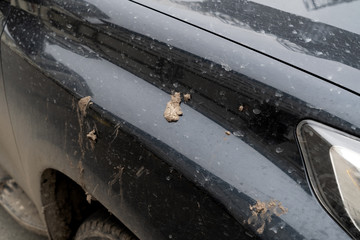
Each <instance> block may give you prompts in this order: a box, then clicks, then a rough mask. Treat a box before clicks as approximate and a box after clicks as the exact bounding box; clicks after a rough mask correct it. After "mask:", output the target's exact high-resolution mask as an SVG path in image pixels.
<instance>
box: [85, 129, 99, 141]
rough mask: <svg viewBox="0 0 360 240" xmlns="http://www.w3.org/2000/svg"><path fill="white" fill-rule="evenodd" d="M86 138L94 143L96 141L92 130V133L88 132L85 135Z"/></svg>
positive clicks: (94, 132)
mask: <svg viewBox="0 0 360 240" xmlns="http://www.w3.org/2000/svg"><path fill="white" fill-rule="evenodd" d="M86 137H87V138H88V139H90V140H91V141H93V142H95V141H96V139H97V136H96V131H95V129H93V130H92V131H90V132H89V133H88V134H87V135H86Z"/></svg>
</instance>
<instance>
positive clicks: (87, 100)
mask: <svg viewBox="0 0 360 240" xmlns="http://www.w3.org/2000/svg"><path fill="white" fill-rule="evenodd" d="M91 104H92V102H91V97H90V96H87V97H83V98H81V99H80V100H79V102H78V106H79V110H80V113H81V115H82V116H86V109H87V108H88V107H89V106H90V105H91Z"/></svg>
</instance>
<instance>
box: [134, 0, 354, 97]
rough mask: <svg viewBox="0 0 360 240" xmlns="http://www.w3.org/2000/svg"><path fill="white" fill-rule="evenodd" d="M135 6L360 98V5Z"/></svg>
mask: <svg viewBox="0 0 360 240" xmlns="http://www.w3.org/2000/svg"><path fill="white" fill-rule="evenodd" d="M133 2H136V3H138V4H142V5H144V6H146V7H149V8H152V9H154V10H157V11H160V12H162V13H164V14H167V15H169V16H172V17H174V18H177V19H179V20H181V21H184V22H187V23H189V24H192V25H194V26H197V27H199V28H201V29H203V30H206V31H209V32H212V33H214V34H216V35H218V36H220V37H223V38H226V39H228V40H230V41H233V42H236V43H238V44H240V45H242V46H244V47H246V48H250V49H252V50H254V51H257V52H260V53H262V54H265V55H267V56H269V57H271V58H274V59H275V60H277V61H281V62H283V63H285V64H288V65H291V66H293V67H295V68H297V69H300V70H302V71H304V72H306V73H308V74H311V75H315V76H317V77H319V78H321V79H323V80H324V81H328V82H332V83H334V84H335V85H338V86H341V87H343V88H345V89H347V90H349V91H351V92H355V93H357V94H359V93H360V26H359V21H360V17H359V16H360V15H359V12H360V1H353V0H325V1H323V0H321V1H317V0H303V1H300V0H298V1H285V0H272V1H267V0H254V1H246V0H134V1H133Z"/></svg>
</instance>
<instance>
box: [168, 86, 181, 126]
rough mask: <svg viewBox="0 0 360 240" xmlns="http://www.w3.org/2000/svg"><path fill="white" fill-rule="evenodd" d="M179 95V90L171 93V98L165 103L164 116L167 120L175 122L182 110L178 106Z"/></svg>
mask: <svg viewBox="0 0 360 240" xmlns="http://www.w3.org/2000/svg"><path fill="white" fill-rule="evenodd" d="M180 102H181V97H180V93H179V92H175V93H174V94H173V95H171V100H170V101H169V102H168V103H167V104H166V109H165V112H164V118H165V119H166V120H167V121H168V122H177V121H178V120H179V119H180V116H182V114H183V112H182V110H181V107H180Z"/></svg>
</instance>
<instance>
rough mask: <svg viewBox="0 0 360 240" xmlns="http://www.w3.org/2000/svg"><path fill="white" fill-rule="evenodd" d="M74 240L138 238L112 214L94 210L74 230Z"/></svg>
mask: <svg viewBox="0 0 360 240" xmlns="http://www.w3.org/2000/svg"><path fill="white" fill-rule="evenodd" d="M74 240H138V239H137V238H136V237H135V236H134V235H133V234H132V233H131V232H130V231H129V230H128V229H126V228H125V226H123V225H122V224H121V223H120V222H119V221H118V220H117V219H116V218H115V217H114V216H111V215H110V214H109V213H107V212H103V211H101V212H96V213H95V214H93V215H91V216H90V217H89V218H87V219H86V220H85V221H84V222H83V223H82V224H81V225H80V227H79V229H78V230H77V232H76V235H75V238H74Z"/></svg>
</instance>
